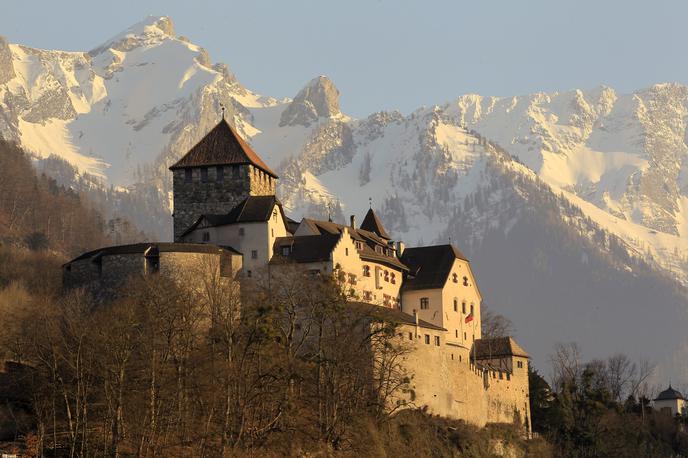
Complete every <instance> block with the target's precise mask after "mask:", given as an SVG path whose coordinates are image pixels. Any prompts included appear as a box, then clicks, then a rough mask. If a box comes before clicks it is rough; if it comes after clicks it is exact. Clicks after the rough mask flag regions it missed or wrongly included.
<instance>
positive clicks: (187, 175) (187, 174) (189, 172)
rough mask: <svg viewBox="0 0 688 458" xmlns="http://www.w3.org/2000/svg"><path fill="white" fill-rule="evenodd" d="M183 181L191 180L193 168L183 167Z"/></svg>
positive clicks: (189, 181)
mask: <svg viewBox="0 0 688 458" xmlns="http://www.w3.org/2000/svg"><path fill="white" fill-rule="evenodd" d="M184 181H185V182H187V183H191V182H192V181H193V170H191V169H184Z"/></svg>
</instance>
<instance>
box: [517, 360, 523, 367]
mask: <svg viewBox="0 0 688 458" xmlns="http://www.w3.org/2000/svg"><path fill="white" fill-rule="evenodd" d="M516 367H518V368H519V369H523V361H517V362H516Z"/></svg>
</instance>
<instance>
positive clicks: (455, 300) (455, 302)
mask: <svg viewBox="0 0 688 458" xmlns="http://www.w3.org/2000/svg"><path fill="white" fill-rule="evenodd" d="M454 311H455V312H458V311H459V300H458V299H457V298H454Z"/></svg>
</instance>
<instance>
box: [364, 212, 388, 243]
mask: <svg viewBox="0 0 688 458" xmlns="http://www.w3.org/2000/svg"><path fill="white" fill-rule="evenodd" d="M361 229H364V230H366V231H369V232H373V233H375V234H377V235H379V236H380V237H382V238H385V239H387V240H389V239H391V237H390V236H389V234H388V233H387V231H385V228H384V227H382V222H381V221H380V218H378V217H377V214H376V213H375V212H374V211H373V209H372V208H371V209H370V210H368V213H366V215H365V218H363V223H361Z"/></svg>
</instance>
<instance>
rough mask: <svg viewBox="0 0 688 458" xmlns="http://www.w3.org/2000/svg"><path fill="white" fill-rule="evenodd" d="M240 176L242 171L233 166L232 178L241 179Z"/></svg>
mask: <svg viewBox="0 0 688 458" xmlns="http://www.w3.org/2000/svg"><path fill="white" fill-rule="evenodd" d="M240 175H241V169H240V168H239V166H238V165H233V166H232V176H233V177H234V178H239V176H240Z"/></svg>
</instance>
